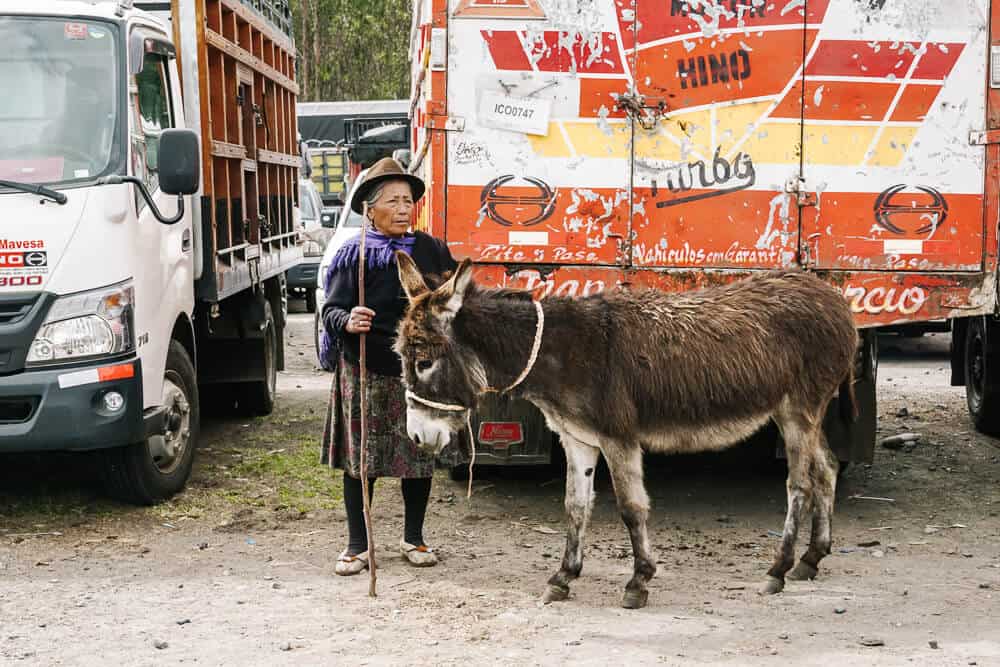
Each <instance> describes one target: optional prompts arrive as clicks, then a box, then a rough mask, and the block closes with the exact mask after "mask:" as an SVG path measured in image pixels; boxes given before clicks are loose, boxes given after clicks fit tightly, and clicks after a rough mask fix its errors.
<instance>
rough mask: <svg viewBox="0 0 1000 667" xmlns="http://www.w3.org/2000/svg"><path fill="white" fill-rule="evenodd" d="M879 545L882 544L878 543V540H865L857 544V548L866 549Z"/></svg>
mask: <svg viewBox="0 0 1000 667" xmlns="http://www.w3.org/2000/svg"><path fill="white" fill-rule="evenodd" d="M880 544H882V543H881V542H879V541H878V540H865V541H864V542H858V546H859V547H866V548H867V547H877V546H878V545H880Z"/></svg>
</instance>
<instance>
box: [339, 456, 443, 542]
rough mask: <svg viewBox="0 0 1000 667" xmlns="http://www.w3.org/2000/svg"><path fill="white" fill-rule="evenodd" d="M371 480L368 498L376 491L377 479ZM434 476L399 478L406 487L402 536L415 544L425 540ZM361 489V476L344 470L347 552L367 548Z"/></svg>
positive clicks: (404, 489) (404, 491) (404, 490)
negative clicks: (428, 503)
mask: <svg viewBox="0 0 1000 667" xmlns="http://www.w3.org/2000/svg"><path fill="white" fill-rule="evenodd" d="M376 479H378V478H377V477H373V478H370V479H369V480H368V499H369V501H371V499H372V498H373V497H374V495H375V480H376ZM431 480H432V478H431V477H418V478H412V479H405V478H404V479H402V480H400V482H401V484H400V486H402V487H403V506H404V511H405V514H404V517H405V518H404V519H403V525H404V527H403V539H404V540H406V541H407V542H409V543H410V544H412V545H414V546H418V547H419V546H422V545H423V544H424V517H425V516H426V515H427V501H428V500H429V499H430V497H431ZM363 498H364V496H363V494H362V491H361V480H360V479H359V478H357V477H351V476H350V475H348V474H347V472H346V471H345V472H344V509H345V510H347V532H348V536H349V537H348V539H349V541H348V543H347V552H348V553H350V554H359V553H362V552H364V551H368V536H367V534H366V533H365V508H364V501H363Z"/></svg>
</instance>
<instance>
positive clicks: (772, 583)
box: [757, 575, 785, 595]
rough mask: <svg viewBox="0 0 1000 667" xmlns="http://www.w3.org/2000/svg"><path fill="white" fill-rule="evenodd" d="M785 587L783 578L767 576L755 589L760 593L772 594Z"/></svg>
mask: <svg viewBox="0 0 1000 667" xmlns="http://www.w3.org/2000/svg"><path fill="white" fill-rule="evenodd" d="M784 589H785V580H784V579H778V578H777V577H772V576H771V575H768V576H767V579H766V580H765V581H764V584H763V585H762V586H761V587H760V589H759V590H758V591H757V592H758V593H760V594H761V595H774V594H775V593H780V592H781V591H783V590H784Z"/></svg>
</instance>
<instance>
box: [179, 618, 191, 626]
mask: <svg viewBox="0 0 1000 667" xmlns="http://www.w3.org/2000/svg"><path fill="white" fill-rule="evenodd" d="M190 622H191V619H190V618H182V619H181V620H179V621H177V625H187V624H188V623H190Z"/></svg>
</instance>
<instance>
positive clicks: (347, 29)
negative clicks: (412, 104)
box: [292, 0, 411, 102]
mask: <svg viewBox="0 0 1000 667" xmlns="http://www.w3.org/2000/svg"><path fill="white" fill-rule="evenodd" d="M410 2H411V0H292V11H293V13H294V18H295V41H296V45H297V47H298V49H299V64H298V74H299V82H300V84H301V87H302V93H301V95H300V97H299V100H300V101H303V102H305V101H340V100H374V99H407V98H408V97H409V92H410V83H409V79H410V65H409V56H408V51H409V43H410V23H411V4H410Z"/></svg>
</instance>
